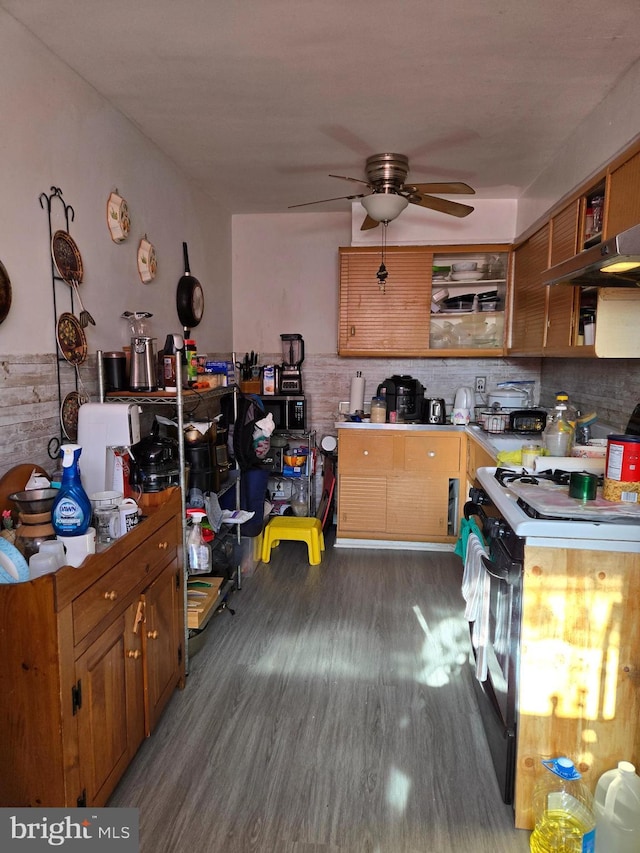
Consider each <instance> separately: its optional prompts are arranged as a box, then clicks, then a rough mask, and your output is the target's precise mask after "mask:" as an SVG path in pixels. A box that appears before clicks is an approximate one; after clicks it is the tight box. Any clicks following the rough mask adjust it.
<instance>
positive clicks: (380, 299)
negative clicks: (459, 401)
mask: <svg viewBox="0 0 640 853" xmlns="http://www.w3.org/2000/svg"><path fill="white" fill-rule="evenodd" d="M381 263H382V253H381V249H380V248H379V247H366V248H362V247H356V248H345V247H341V248H340V318H339V328H338V354H339V355H353V356H358V355H359V356H366V355H393V356H411V355H422V354H424V352H425V350H427V349H428V347H429V315H430V311H431V276H432V268H433V252H432V251H431V250H430V249H426V248H424V247H420V246H411V247H404V246H403V247H397V246H394V247H391V248H387V249H385V258H384V263H385V266H386V269H387V273H388V275H387V278H386V281H385V282H384V284H381V283H380V281H379V280H378V278H377V273H378V270H379V269H380V265H381Z"/></svg>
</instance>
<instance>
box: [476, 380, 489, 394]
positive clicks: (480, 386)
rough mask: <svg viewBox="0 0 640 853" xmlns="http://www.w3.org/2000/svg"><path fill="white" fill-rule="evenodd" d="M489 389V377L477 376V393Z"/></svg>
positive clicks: (482, 392)
mask: <svg viewBox="0 0 640 853" xmlns="http://www.w3.org/2000/svg"><path fill="white" fill-rule="evenodd" d="M486 390H487V377H486V376H476V393H478V394H484V392H485V391H486Z"/></svg>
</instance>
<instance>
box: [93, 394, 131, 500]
mask: <svg viewBox="0 0 640 853" xmlns="http://www.w3.org/2000/svg"><path fill="white" fill-rule="evenodd" d="M139 441H140V407H139V406H138V405H137V404H136V403H84V405H82V406H80V408H79V409H78V444H79V445H80V447H82V462H81V465H80V468H81V475H80V476H81V479H82V485H83V486H84V489H85V491H86V492H87V494H88V495H89V496H91V495H92V494H94V493H95V492H102V491H104V489H116V490H117V491H120V492H122V493H123V494H127V490H126V488H125V485H126V484H125V483H124V482H118V481H117V477H118V471H119V470H120V469H119V465H121V460H122V457H121V456H120V453H119V451H120V450H121V449H122V448H129V447H131V445H133V444H136V443H137V442H139ZM116 448H117V449H118V451H116Z"/></svg>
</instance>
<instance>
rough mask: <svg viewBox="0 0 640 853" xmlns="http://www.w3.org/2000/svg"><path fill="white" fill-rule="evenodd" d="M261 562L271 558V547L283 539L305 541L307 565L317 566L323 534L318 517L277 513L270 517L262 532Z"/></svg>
mask: <svg viewBox="0 0 640 853" xmlns="http://www.w3.org/2000/svg"><path fill="white" fill-rule="evenodd" d="M262 537H263V538H262V562H263V563H268V562H269V560H270V559H271V549H272V548H274V547H275V546H276V545H279V544H280V542H281V541H282V540H283V539H289V540H294V541H297V542H306V543H307V548H308V551H309V565H311V566H317V565H319V564H320V563H321V562H322V552H323V551H324V535H323V533H322V523H321V521H320V519H319V518H306V517H305V518H298V517H295V516H286V515H279V516H277V517H276V518H272V519H271V521H270V522H269V523H268V524H267V526H266V527H265V529H264V532H263V534H262Z"/></svg>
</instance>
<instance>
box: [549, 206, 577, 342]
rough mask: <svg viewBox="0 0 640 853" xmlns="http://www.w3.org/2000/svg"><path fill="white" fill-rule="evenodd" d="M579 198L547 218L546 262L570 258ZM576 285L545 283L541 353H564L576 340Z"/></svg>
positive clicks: (574, 239)
mask: <svg viewBox="0 0 640 853" xmlns="http://www.w3.org/2000/svg"><path fill="white" fill-rule="evenodd" d="M579 223H580V200H579V199H576V200H575V201H573V202H572V203H571V204H569V205H567V207H565V208H563V210H561V211H560V212H559V213H557V214H556V215H555V216H553V217H552V219H551V227H550V234H549V237H550V246H549V265H550V266H554V264H559V263H561V262H562V261H566V260H568V259H569V258H572V257H573V256H574V255H575V254H576V251H577V248H578V232H579ZM578 291H579V288H577V287H571V286H569V285H564V284H561V285H558V284H554V285H547V312H546V313H547V327H546V332H545V340H544V351H545V355H554V354H558V355H561V354H566V352H567V350H568V349H569V348H570V347H572V346H573V345H574V343H575V340H576V334H577V333H576V328H575V326H576V323H577V322H578V316H577V315H578V306H577V303H578V301H579V293H578Z"/></svg>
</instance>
